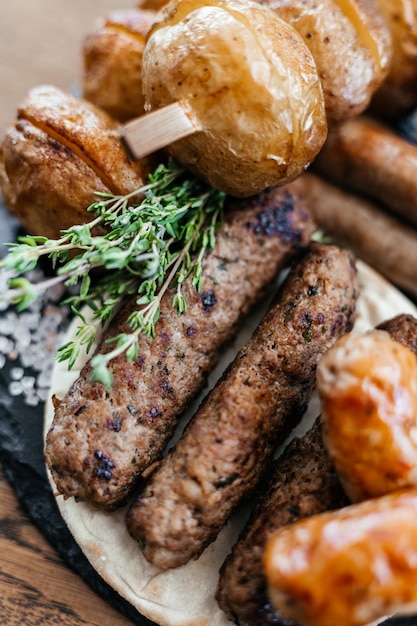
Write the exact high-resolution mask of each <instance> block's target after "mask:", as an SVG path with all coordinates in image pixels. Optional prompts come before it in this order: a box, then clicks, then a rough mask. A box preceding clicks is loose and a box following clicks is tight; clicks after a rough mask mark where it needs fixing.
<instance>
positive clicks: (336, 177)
mask: <svg viewBox="0 0 417 626" xmlns="http://www.w3.org/2000/svg"><path fill="white" fill-rule="evenodd" d="M314 168H315V170H316V171H317V172H319V173H320V174H321V175H322V176H323V177H325V178H328V179H329V180H331V181H332V182H334V183H336V184H338V185H340V186H342V187H345V188H348V189H352V190H355V191H358V192H360V193H362V194H364V195H366V196H370V197H372V198H374V199H375V200H377V201H378V202H379V203H381V204H382V205H383V206H385V207H387V208H388V209H389V210H391V211H392V212H394V213H396V214H398V215H400V216H402V217H403V218H405V219H406V220H408V221H409V222H412V223H413V224H417V201H416V198H417V146H414V145H413V144H411V143H409V142H408V141H406V140H405V139H403V138H402V137H400V136H398V135H396V134H395V133H394V132H393V131H391V130H389V129H388V128H387V127H385V126H384V125H382V124H380V123H379V122H376V121H375V120H372V119H370V118H368V117H365V116H362V117H357V118H354V119H349V120H346V121H345V122H343V123H342V124H340V125H339V126H338V127H337V128H334V129H332V130H331V131H330V132H329V134H328V137H327V141H326V143H325V145H324V147H323V149H322V151H321V152H320V154H319V155H318V157H317V159H316V160H315V162H314Z"/></svg>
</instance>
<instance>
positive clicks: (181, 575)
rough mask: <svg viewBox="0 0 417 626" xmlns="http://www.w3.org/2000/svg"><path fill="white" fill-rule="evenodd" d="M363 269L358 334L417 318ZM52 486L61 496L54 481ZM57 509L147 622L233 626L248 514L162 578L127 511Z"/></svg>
mask: <svg viewBox="0 0 417 626" xmlns="http://www.w3.org/2000/svg"><path fill="white" fill-rule="evenodd" d="M357 265H358V275H359V284H360V289H361V293H360V297H359V300H358V303H357V321H356V323H355V327H354V332H355V331H356V332H362V331H365V330H368V329H370V328H373V327H374V326H376V325H377V324H379V323H380V322H382V321H384V320H387V319H390V318H392V317H394V316H396V315H398V314H400V313H410V314H412V315H414V316H417V308H416V306H415V305H414V304H413V303H412V302H410V301H409V300H408V299H407V298H406V297H405V296H404V295H403V294H402V293H401V292H400V291H398V290H397V289H396V288H395V287H393V286H392V285H390V284H389V283H388V282H387V281H386V280H385V279H383V278H382V277H381V276H380V275H379V274H377V273H376V272H375V271H374V270H372V269H370V268H369V267H368V266H367V265H365V264H364V263H362V262H358V264H357ZM263 313H264V308H263V309H262V310H261V309H259V310H258V311H257V314H255V315H253V316H252V317H251V319H250V320H249V321H248V323H247V324H246V326H245V329H244V330H243V332H242V333H241V334H240V335H239V337H238V338H237V340H236V342H235V344H234V346H232V347H231V348H229V349H228V350H227V352H226V353H225V354H224V355H223V358H222V360H221V363H220V364H219V365H218V367H217V368H216V369H215V370H214V372H213V373H212V375H211V376H210V378H209V387H211V386H213V385H214V384H215V382H216V380H217V378H218V377H219V376H220V374H221V372H222V371H223V370H224V369H225V367H226V366H227V364H228V363H229V362H230V361H231V360H232V358H233V356H234V354H235V353H236V352H237V350H238V349H239V348H240V347H241V346H242V345H243V344H244V343H246V341H247V340H248V339H249V337H250V335H251V334H252V332H253V329H254V328H255V326H256V325H257V323H258V322H259V320H260V318H261V317H262V315H263ZM76 326H77V323H76V322H74V323H73V324H72V326H71V327H70V329H69V333H68V335H69V336H68V338H67V339H68V340H70V339H71V337H72V338H73V337H74V334H75V330H76ZM86 358H87V357H86V356H85V354H83V355H81V356H80V358H79V359H78V361H77V363H76V365H75V367H74V368H73V370H72V371H71V372H68V370H67V366H66V364H65V363H56V365H55V369H54V372H53V377H52V385H51V394H50V395H51V397H52V395H53V394H55V395H56V396H57V397H58V398H62V397H63V396H64V394H65V392H66V391H67V390H68V388H69V387H70V385H71V384H72V382H73V381H74V380H75V379H76V378H77V377H78V374H79V372H80V369H81V367H82V365H83V363H84V362H85V360H86ZM206 393H207V389H205V391H204V394H206ZM200 401H201V397H200V398H198V399H197V400H196V402H195V403H194V404H193V406H192V407H190V409H189V411H188V412H187V414H186V415H185V416H184V420H187V419H189V417H190V416H191V415H192V414H193V412H194V411H195V408H196V407H197V406H198V404H199V403H200ZM53 413H54V411H53V406H52V400H50V401H49V402H48V403H47V405H46V413H45V435H46V432H47V431H48V429H49V427H50V425H51V423H52V419H53ZM318 413H319V403H318V399H317V396H315V397H314V398H313V399H312V401H311V403H310V406H309V409H308V411H307V413H306V415H305V418H304V419H303V421H302V423H301V424H300V426H299V427H298V428H297V429H296V430H295V431H294V433H293V435H292V436H299V435H301V434H303V432H305V431H306V430H307V429H308V428H309V426H310V425H311V424H312V422H313V420H314V419H315V418H316V417H317V415H318ZM181 427H182V426H181V425H180V429H181ZM49 479H50V481H51V485H52V487H53V489H54V484H53V480H52V478H51V476H50V475H49ZM57 503H58V507H59V509H60V512H61V515H62V517H63V518H64V520H65V522H66V524H67V525H68V528H69V530H70V531H71V533H72V535H73V537H74V539H75V541H76V542H77V543H78V545H79V546H80V548H81V549H82V551H83V552H84V554H85V555H86V557H87V559H88V560H89V561H90V563H91V565H92V566H93V568H94V569H95V570H96V571H97V572H98V573H99V574H100V576H101V577H102V578H103V579H104V580H105V581H106V582H107V583H108V584H109V585H110V586H111V587H112V588H114V589H115V590H116V591H117V592H118V593H119V594H120V595H121V596H122V597H123V598H125V599H126V600H127V601H128V602H130V603H131V604H132V605H133V606H134V607H135V608H136V609H137V610H138V611H139V612H140V613H142V614H143V615H144V616H146V617H147V618H149V619H151V620H153V621H155V622H156V623H157V624H160V626H230V624H231V622H230V621H229V620H228V619H227V618H226V616H225V614H224V613H223V612H222V611H221V610H220V608H219V607H218V605H217V602H216V600H215V596H214V594H215V591H216V588H217V582H218V570H219V568H220V566H221V565H222V563H223V561H224V559H225V557H226V555H227V554H228V552H229V551H230V548H231V546H232V545H233V543H234V542H235V540H236V538H237V536H238V534H239V531H240V528H241V526H242V524H243V523H244V521H245V519H246V514H245V512H242V513H240V514H239V515H236V516H235V517H233V518H232V519H231V520H230V521H229V522H228V524H227V525H226V527H225V528H224V529H223V530H222V532H221V533H220V534H219V536H218V538H217V540H216V541H215V542H214V543H213V544H211V545H210V546H209V547H208V548H207V549H206V550H205V551H204V553H203V554H202V555H201V557H200V558H199V559H198V560H196V561H191V562H190V563H188V564H186V565H184V566H182V567H179V568H177V569H174V570H168V571H166V572H161V571H160V570H159V569H157V568H156V567H154V566H153V565H151V564H150V563H148V562H147V561H146V559H145V558H144V556H143V554H142V553H141V550H140V548H139V546H138V544H137V543H136V541H135V540H134V539H132V537H130V535H129V534H128V532H127V530H126V526H125V523H124V517H125V513H126V509H125V508H122V509H119V510H117V511H116V512H111V513H109V512H103V511H100V510H98V509H97V508H95V507H94V506H92V505H89V504H87V503H83V502H80V503H77V502H75V500H74V499H73V498H70V499H68V500H64V498H63V497H62V496H60V495H58V496H57Z"/></svg>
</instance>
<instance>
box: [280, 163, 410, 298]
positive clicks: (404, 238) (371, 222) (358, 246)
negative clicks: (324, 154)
mask: <svg viewBox="0 0 417 626" xmlns="http://www.w3.org/2000/svg"><path fill="white" fill-rule="evenodd" d="M416 180H417V178H416ZM288 187H289V188H290V189H292V190H297V191H299V192H302V193H304V196H305V199H306V201H307V203H308V205H309V207H310V209H311V211H312V212H313V215H314V217H315V219H316V220H317V222H318V224H319V226H320V227H321V228H322V229H323V230H324V231H325V232H326V233H327V234H329V235H331V236H332V238H333V239H334V241H335V242H336V243H339V244H340V245H345V246H347V247H348V248H350V249H351V250H353V251H354V253H355V254H356V255H357V257H358V258H361V259H362V260H363V261H365V262H366V263H368V264H369V265H371V266H372V267H374V268H375V269H376V270H378V271H379V272H380V273H381V274H383V275H384V276H385V277H386V278H388V279H389V280H390V281H392V282H393V283H394V284H395V285H398V286H399V287H400V288H401V289H403V290H405V291H407V292H409V293H410V294H412V295H414V296H416V295H417V282H416V277H415V268H416V267H417V231H416V229H415V228H412V227H408V226H406V225H405V224H403V223H402V222H401V221H400V220H397V219H395V218H393V217H391V216H390V215H388V213H386V212H385V211H383V210H381V209H380V208H379V207H378V206H376V205H375V204H373V203H371V202H368V201H366V200H364V199H363V198H360V197H358V196H355V195H354V194H351V193H348V192H346V191H343V190H342V189H339V188H338V187H336V186H334V185H332V184H330V183H327V182H325V181H324V180H322V179H320V178H319V177H317V176H314V175H313V174H303V176H301V177H300V178H299V179H298V180H296V181H294V183H291V185H289V186H288ZM416 197H417V196H416Z"/></svg>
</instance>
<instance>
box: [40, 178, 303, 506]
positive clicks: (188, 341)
mask: <svg viewBox="0 0 417 626" xmlns="http://www.w3.org/2000/svg"><path fill="white" fill-rule="evenodd" d="M314 228H315V226H314V223H313V221H312V219H311V217H310V215H309V213H308V212H307V211H306V210H305V208H304V204H303V203H301V201H299V199H298V197H297V196H296V195H291V194H289V193H288V192H287V191H285V190H284V189H276V190H271V191H268V192H264V193H262V194H260V195H259V196H257V197H255V198H252V199H251V200H245V201H233V202H232V201H231V202H230V206H229V207H228V210H227V212H226V222H225V225H224V227H222V228H221V229H220V230H219V231H218V234H217V241H216V245H215V248H214V249H213V251H212V252H211V253H210V254H208V255H207V256H206V257H205V259H204V260H203V286H202V290H201V292H200V293H197V292H196V291H195V289H194V288H193V287H192V286H191V284H190V281H189V280H188V281H187V282H186V283H185V285H184V290H183V292H184V295H185V298H186V301H187V305H188V310H187V312H186V313H184V314H183V315H181V316H178V315H177V312H176V311H175V310H174V309H173V307H172V304H171V303H172V297H173V293H172V292H168V293H167V294H165V296H164V298H163V301H162V305H161V316H160V320H159V321H158V323H157V326H156V336H155V338H154V340H153V341H151V342H150V341H148V340H147V339H145V338H142V339H141V342H140V354H139V357H138V358H137V359H136V360H135V361H134V362H131V363H128V362H127V361H126V358H125V356H124V355H122V356H121V357H119V358H116V359H114V360H113V361H112V362H111V371H112V374H113V376H114V384H113V388H112V389H111V390H110V391H109V390H108V389H106V388H105V387H104V386H103V385H102V384H100V383H97V382H91V380H90V375H91V367H90V364H89V363H87V364H86V365H85V366H84V367H83V369H82V371H81V373H80V376H79V378H78V379H77V380H76V381H75V383H74V384H73V385H72V386H71V388H70V389H69V391H68V392H67V394H66V395H65V397H64V398H63V399H62V401H61V402H58V401H56V402H55V405H56V406H55V414H54V421H53V425H52V427H51V429H50V431H49V433H48V435H47V440H46V448H45V455H46V461H47V464H48V466H49V468H50V470H51V472H52V475H53V478H54V480H55V483H56V486H57V489H58V491H59V492H60V493H61V494H63V495H64V496H65V497H71V496H75V498H76V499H77V500H86V501H90V502H93V503H95V504H96V505H98V506H101V507H104V508H108V509H112V508H115V507H116V506H118V505H121V504H123V503H124V502H125V500H126V498H127V496H128V495H129V493H130V492H131V490H132V489H133V488H134V485H135V483H136V481H137V480H138V476H139V475H140V474H141V472H142V471H143V470H144V469H145V468H147V467H148V466H149V465H150V464H151V463H153V462H154V461H155V459H157V458H158V457H159V456H160V455H161V454H162V452H163V450H164V448H165V446H166V444H167V441H168V440H169V438H170V437H171V435H172V433H173V430H174V428H175V426H176V423H177V418H178V417H179V416H180V414H181V413H182V412H183V411H184V409H185V408H186V406H187V404H188V403H189V402H190V400H191V399H192V398H193V397H194V396H195V395H196V394H197V392H198V391H199V390H200V389H201V388H202V386H203V385H204V382H205V379H206V376H207V374H208V372H209V371H210V370H211V369H212V368H213V367H214V365H215V363H216V362H217V360H218V357H219V349H220V347H221V346H222V345H223V344H224V343H225V342H226V341H227V340H228V339H230V338H231V337H232V336H233V335H234V334H235V332H236V331H237V329H238V327H239V324H240V323H241V322H242V320H243V318H244V317H245V315H247V313H248V312H249V310H250V308H251V306H252V305H253V304H254V303H255V302H256V301H258V300H259V299H260V297H261V296H263V295H265V293H266V292H267V290H268V288H269V287H270V285H271V282H272V281H273V280H274V279H275V277H276V276H277V274H278V272H279V271H280V269H282V268H283V267H285V266H286V265H287V264H288V263H289V262H290V260H291V259H292V258H293V257H294V256H296V255H297V254H299V253H300V251H301V250H302V249H303V247H305V246H306V245H307V244H308V241H309V239H310V236H311V234H312V232H313V231H314ZM135 307H136V303H135V298H132V299H131V300H130V301H129V302H128V303H127V304H126V305H125V307H124V308H123V310H122V311H121V312H120V314H119V315H118V316H117V318H116V319H115V320H114V321H113V322H112V324H111V326H110V327H109V329H108V331H107V333H106V334H105V336H104V338H103V340H102V341H101V343H100V345H99V347H98V352H105V351H106V350H108V349H109V347H108V345H107V344H106V343H105V341H106V339H109V338H111V337H112V336H114V335H117V334H118V333H121V332H129V328H128V326H127V320H128V317H129V314H130V313H131V311H132V310H134V308H135Z"/></svg>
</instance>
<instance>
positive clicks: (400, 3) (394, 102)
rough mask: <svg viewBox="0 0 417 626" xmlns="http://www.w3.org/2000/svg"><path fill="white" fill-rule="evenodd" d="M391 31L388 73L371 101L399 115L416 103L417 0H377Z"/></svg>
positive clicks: (383, 110)
mask: <svg viewBox="0 0 417 626" xmlns="http://www.w3.org/2000/svg"><path fill="white" fill-rule="evenodd" d="M378 2H379V5H380V8H381V11H382V12H383V14H384V16H385V18H386V20H387V23H388V25H389V28H390V29H391V33H392V42H393V56H392V63H391V69H390V72H389V74H388V77H387V78H386V80H385V81H384V82H383V84H382V85H381V87H380V89H378V91H377V93H376V94H375V96H374V98H373V101H372V110H373V111H374V112H375V113H378V114H379V115H381V116H383V117H396V116H399V115H402V114H404V113H407V112H409V111H411V110H412V109H414V108H415V107H416V106H417V0H378Z"/></svg>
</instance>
